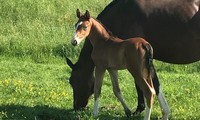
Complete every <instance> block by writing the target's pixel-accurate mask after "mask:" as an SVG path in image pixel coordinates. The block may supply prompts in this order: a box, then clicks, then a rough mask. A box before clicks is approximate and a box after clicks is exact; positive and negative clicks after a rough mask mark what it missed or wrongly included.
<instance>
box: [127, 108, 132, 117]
mask: <svg viewBox="0 0 200 120" xmlns="http://www.w3.org/2000/svg"><path fill="white" fill-rule="evenodd" d="M125 113H126V116H127V117H128V118H130V117H131V114H132V113H131V111H130V110H129V109H128V110H126V111H125Z"/></svg>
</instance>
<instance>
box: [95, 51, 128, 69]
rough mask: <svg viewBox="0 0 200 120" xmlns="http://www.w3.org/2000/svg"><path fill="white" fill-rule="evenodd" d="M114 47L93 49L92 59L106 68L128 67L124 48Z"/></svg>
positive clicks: (96, 64) (97, 64)
mask: <svg viewBox="0 0 200 120" xmlns="http://www.w3.org/2000/svg"><path fill="white" fill-rule="evenodd" d="M114 48H115V47H114ZM114 48H108V49H107V48H106V47H105V48H104V49H96V50H95V49H93V51H92V59H93V62H94V64H95V66H99V67H104V68H105V69H116V70H122V69H126V57H125V54H124V49H123V48H117V49H114Z"/></svg>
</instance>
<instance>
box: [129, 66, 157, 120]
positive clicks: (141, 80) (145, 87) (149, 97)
mask: <svg viewBox="0 0 200 120" xmlns="http://www.w3.org/2000/svg"><path fill="white" fill-rule="evenodd" d="M128 70H129V72H130V73H131V74H132V76H133V77H134V78H135V83H136V84H137V85H138V87H139V88H140V89H141V90H142V91H143V94H144V96H145V98H146V103H147V107H146V110H145V116H144V120H150V115H151V109H152V106H153V102H154V97H155V94H156V92H155V89H154V87H153V82H152V80H151V79H149V78H147V76H146V75H143V72H142V70H140V69H137V70H134V69H128ZM140 71H141V72H140Z"/></svg>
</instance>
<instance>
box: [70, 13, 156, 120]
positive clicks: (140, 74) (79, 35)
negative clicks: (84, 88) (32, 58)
mask: <svg viewBox="0 0 200 120" xmlns="http://www.w3.org/2000/svg"><path fill="white" fill-rule="evenodd" d="M77 17H78V18H79V20H78V22H77V23H76V25H75V26H76V30H75V33H74V36H73V38H72V40H71V43H72V44H73V45H74V46H75V45H78V44H79V43H80V42H81V41H83V40H84V38H85V37H88V38H89V39H90V41H91V43H92V46H93V51H92V54H91V56H92V59H93V61H94V64H95V66H96V68H95V85H94V99H95V102H94V116H97V115H98V103H99V95H100V93H101V87H102V81H103V77H104V73H105V71H106V70H108V72H109V74H110V77H111V81H112V86H113V91H114V94H115V96H116V97H117V98H118V100H119V101H120V102H121V104H122V105H123V107H124V110H125V113H126V115H127V116H131V111H130V109H129V108H128V106H127V105H126V103H125V101H124V99H123V97H122V95H121V92H120V88H119V84H118V73H117V70H121V69H127V70H128V71H129V72H130V73H131V75H132V76H133V77H134V79H135V83H136V84H137V85H138V86H139V87H140V89H141V90H142V91H143V93H144V96H145V98H146V102H147V109H146V112H145V116H144V119H145V120H149V119H150V114H151V109H152V105H153V101H154V96H155V90H154V87H153V83H152V76H153V74H154V73H153V72H154V71H153V63H152V60H153V50H152V47H151V45H150V44H149V43H148V42H147V41H145V40H144V39H142V38H139V37H137V38H130V39H128V40H122V39H120V38H117V37H114V36H112V35H111V33H110V32H109V31H108V30H107V29H106V28H105V27H104V26H103V25H102V24H101V23H100V22H98V21H97V20H96V19H94V18H92V17H90V14H89V12H88V11H86V13H85V14H84V15H82V14H81V13H80V11H79V10H77Z"/></svg>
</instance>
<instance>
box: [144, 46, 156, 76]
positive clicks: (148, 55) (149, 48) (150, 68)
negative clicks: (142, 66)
mask: <svg viewBox="0 0 200 120" xmlns="http://www.w3.org/2000/svg"><path fill="white" fill-rule="evenodd" d="M143 47H144V48H145V50H146V55H145V56H146V65H147V67H148V71H149V77H150V78H151V79H152V78H153V77H154V74H155V73H154V72H155V71H154V66H153V48H152V46H151V45H150V44H149V43H147V44H143Z"/></svg>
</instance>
